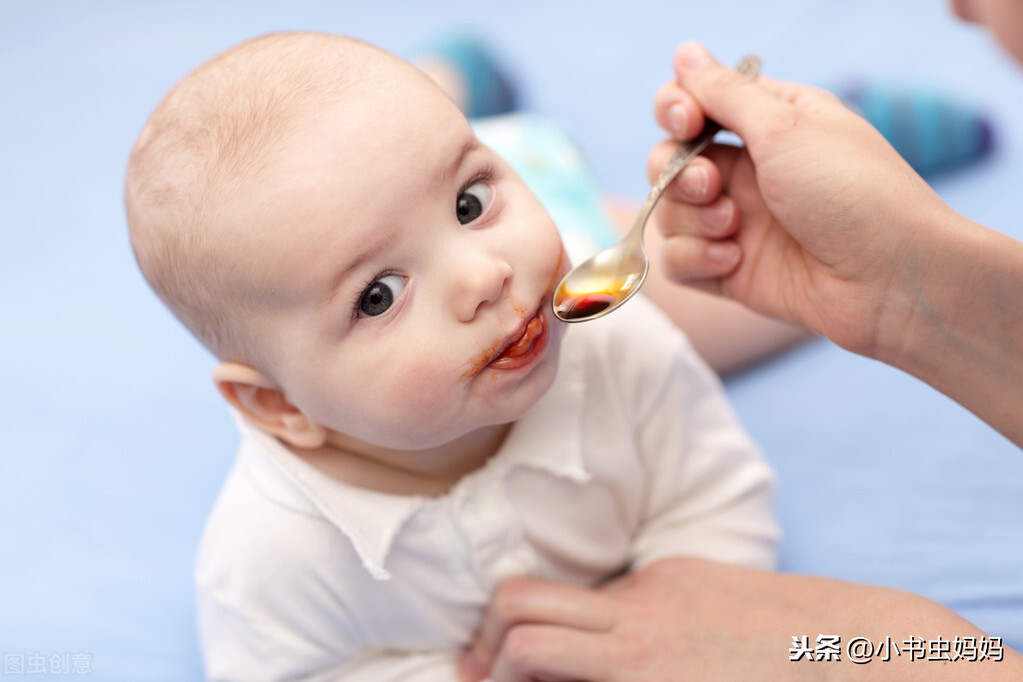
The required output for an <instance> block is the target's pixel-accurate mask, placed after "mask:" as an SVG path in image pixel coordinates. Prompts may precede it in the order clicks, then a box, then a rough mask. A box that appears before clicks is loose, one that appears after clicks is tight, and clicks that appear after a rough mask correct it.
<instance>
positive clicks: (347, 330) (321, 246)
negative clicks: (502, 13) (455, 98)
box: [126, 33, 568, 452]
mask: <svg viewBox="0 0 1023 682" xmlns="http://www.w3.org/2000/svg"><path fill="white" fill-rule="evenodd" d="M126 203H127V212H128V221H129V226H130V233H131V240H132V245H133V247H134V249H135V253H136V256H137V258H138V261H139V265H140V267H141V269H142V271H143V273H144V274H145V276H146V279H147V280H148V281H149V282H150V284H151V285H152V287H153V289H154V290H155V291H156V292H157V294H158V295H159V296H160V298H161V299H162V300H163V301H164V302H165V303H166V304H167V305H168V306H169V307H170V308H171V310H172V311H173V312H174V313H175V314H176V315H177V316H178V318H179V319H181V321H182V322H183V323H184V324H185V325H186V326H187V327H188V328H189V329H190V330H191V331H192V332H193V333H194V334H195V335H196V336H197V337H198V338H199V339H200V340H201V341H202V342H203V343H204V344H205V345H206V346H207V347H208V348H209V349H210V350H211V351H212V352H213V353H214V354H215V355H217V357H218V358H219V359H220V360H221V361H222V362H221V364H220V365H219V366H218V368H217V369H216V371H215V376H214V378H215V380H216V382H217V384H218V386H219V387H220V389H221V392H222V393H223V394H224V395H225V397H227V398H228V400H229V401H230V402H231V403H232V404H233V405H234V406H235V407H236V408H238V409H239V410H240V411H242V413H243V414H244V415H245V416H246V417H247V418H248V419H249V420H250V421H253V422H254V423H255V424H256V425H257V426H260V427H261V428H263V429H264V430H266V431H268V432H270V433H273V434H274V435H276V436H278V437H280V438H281V439H282V440H284V441H286V442H288V443H290V444H291V445H292V446H294V447H298V448H307V449H308V448H319V447H321V446H327V447H330V446H335V447H339V448H349V449H352V448H363V449H374V448H376V449H378V450H380V451H381V452H382V451H383V450H390V449H396V450H409V449H422V448H431V447H437V446H440V445H443V444H445V443H449V442H452V441H454V440H456V439H458V438H460V437H462V436H465V435H467V434H470V433H471V432H473V431H475V430H477V429H479V428H482V427H486V426H493V425H497V424H504V423H508V422H510V421H513V420H514V419H516V418H517V417H518V416H520V415H521V414H522V413H523V412H524V411H525V410H526V409H527V408H528V407H529V406H530V405H532V404H533V403H534V402H535V401H536V400H537V399H538V398H539V397H540V396H541V395H543V393H544V392H545V391H546V390H547V388H548V387H549V386H550V384H551V382H552V381H553V377H554V374H555V372H556V369H557V356H558V348H559V344H560V339H561V335H562V332H563V326H562V325H561V324H559V323H556V322H555V320H554V318H553V317H552V314H551V311H550V305H549V297H550V294H551V292H552V290H553V288H554V286H555V285H556V283H557V282H558V281H559V279H560V277H561V276H562V275H563V274H564V273H565V272H566V270H567V268H568V261H567V258H566V257H565V256H564V251H563V249H562V246H561V240H560V237H559V235H558V232H557V230H556V228H555V226H554V225H553V223H552V222H551V220H550V218H549V217H548V215H547V213H546V212H545V211H544V210H543V208H542V207H541V206H540V204H539V203H538V202H537V200H536V199H535V198H534V197H533V195H532V194H531V192H530V191H529V190H528V188H527V187H526V186H525V185H524V184H523V183H522V181H521V180H520V179H519V178H518V176H517V175H516V174H515V173H514V171H512V169H511V168H510V167H509V166H508V165H507V164H506V163H505V162H504V161H503V160H502V159H501V158H500V157H498V156H497V155H496V154H494V153H493V152H492V151H491V150H489V149H488V148H487V147H485V146H483V145H482V144H481V143H480V142H479V141H478V140H477V139H476V137H475V135H474V134H473V131H472V129H471V128H470V126H469V125H468V123H467V121H466V120H465V118H464V117H463V116H462V115H461V114H460V112H459V111H458V109H457V108H456V107H455V106H454V105H453V104H452V103H451V102H450V100H448V99H447V97H446V96H445V95H444V94H443V93H442V92H441V91H440V90H439V89H438V88H437V87H436V86H435V85H434V84H433V83H432V82H431V81H430V80H429V79H428V78H426V77H425V76H424V75H423V74H422V73H421V72H419V71H418V70H416V69H415V68H414V67H412V66H411V65H409V64H407V63H406V62H404V61H402V60H400V59H398V58H396V57H394V56H392V55H390V54H388V53H386V52H383V51H381V50H378V49H377V48H374V47H372V46H369V45H366V44H364V43H360V42H358V41H355V40H351V39H347V38H342V37H338V36H330V35H323V34H308V33H291V34H275V35H270V36H266V37H263V38H259V39H256V40H253V41H250V42H247V43H244V44H242V45H240V46H238V47H236V48H234V49H232V50H230V51H228V52H227V53H225V54H223V55H221V56H219V57H217V58H215V59H213V60H211V61H210V62H208V63H206V64H204V65H203V66H201V67H200V68H199V69H197V70H196V71H195V72H194V73H192V74H190V75H189V76H188V77H186V78H185V79H184V80H183V81H182V82H181V83H180V84H178V85H177V86H176V87H175V88H174V89H173V90H172V91H171V92H170V93H169V94H168V95H167V97H166V98H165V99H164V101H163V102H162V103H161V104H160V105H159V107H158V108H157V110H156V111H155V112H154V114H153V115H152V117H151V119H150V121H149V122H148V123H147V125H146V126H145V128H144V129H143V131H142V133H141V135H140V136H139V139H138V141H137V143H136V145H135V149H134V150H133V152H132V157H131V163H130V167H129V171H128V178H127V183H126Z"/></svg>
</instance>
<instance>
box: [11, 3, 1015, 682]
mask: <svg viewBox="0 0 1023 682" xmlns="http://www.w3.org/2000/svg"><path fill="white" fill-rule="evenodd" d="M453 26H461V27H465V26H470V27H474V28H475V30H476V31H477V33H478V34H479V35H480V36H482V37H484V38H486V39H488V40H492V41H494V43H495V44H497V45H499V46H500V47H501V54H502V56H503V57H504V58H505V59H504V61H506V62H507V63H508V64H509V65H510V66H511V67H512V68H514V69H517V73H518V75H519V76H520V78H519V81H520V82H521V83H522V85H523V87H524V89H525V94H526V96H527V97H526V99H527V103H528V105H529V106H530V109H531V110H535V111H537V112H539V113H540V114H541V115H542V117H543V118H545V119H548V120H551V121H557V122H558V124H559V126H560V127H561V128H562V129H563V130H565V131H569V133H570V139H571V141H573V142H574V143H575V144H576V145H577V146H578V147H579V148H580V149H581V153H582V155H583V158H585V159H586V161H587V165H589V166H590V167H591V168H592V169H593V174H592V177H593V178H594V179H593V180H592V183H593V186H596V187H599V188H601V189H603V190H607V191H608V192H610V193H613V194H615V195H618V196H625V197H631V198H635V199H636V200H640V199H642V197H643V196H644V195H645V193H646V190H647V181H646V174H645V160H646V156H647V152H648V150H649V149H650V147H651V146H652V145H653V144H655V143H656V142H657V141H658V140H659V139H661V137H662V136H663V134H662V133H661V132H660V130H659V129H658V128H657V127H656V125H655V123H654V121H653V120H652V117H651V114H650V111H651V105H652V101H653V96H654V93H655V92H656V90H657V88H658V87H659V86H660V84H661V83H662V82H664V81H665V80H666V79H667V78H669V77H670V76H671V67H670V60H671V55H672V52H673V51H674V48H675V47H676V46H677V44H678V43H680V42H682V41H684V40H687V39H697V38H698V39H700V40H702V41H703V42H705V43H707V44H708V45H709V46H710V47H711V48H712V49H714V50H715V52H717V53H718V54H719V55H720V56H721V57H722V59H725V60H727V61H729V62H732V61H735V60H737V59H738V57H739V56H741V55H742V54H744V53H746V52H750V51H755V52H757V53H759V54H760V55H761V56H762V57H763V59H764V70H765V72H766V73H769V74H771V75H773V76H775V77H778V78H781V79H791V80H797V81H803V82H813V83H835V82H847V80H848V79H849V78H850V77H855V78H856V79H857V80H860V81H866V82H871V83H874V82H878V83H885V84H892V85H894V86H898V85H899V84H909V85H911V86H914V87H916V86H917V85H926V86H927V87H929V88H937V89H939V90H941V91H945V92H953V93H955V94H957V95H961V96H964V97H966V98H968V99H969V100H970V101H971V102H975V103H976V104H977V105H978V106H979V107H980V108H981V109H983V110H985V111H988V112H989V113H990V116H991V118H992V121H993V123H994V126H995V129H996V133H997V134H998V140H999V143H998V144H999V146H998V148H997V150H996V153H995V154H994V155H993V156H992V157H991V158H990V159H987V160H986V161H985V162H984V163H982V164H981V165H979V166H975V167H972V168H969V169H967V170H965V171H962V172H959V173H956V174H950V175H946V176H942V177H941V178H940V180H936V181H935V188H936V189H937V191H938V192H940V193H941V195H942V196H943V197H944V198H945V199H946V200H947V201H948V202H949V203H950V204H951V205H952V206H953V207H954V208H956V209H958V210H960V211H962V212H964V213H966V214H968V215H970V216H971V217H972V218H974V219H976V220H978V221H980V222H982V223H984V224H987V225H991V226H992V227H995V228H997V229H1001V230H1004V231H1006V232H1009V233H1011V234H1014V235H1015V236H1016V237H1017V238H1018V237H1021V236H1023V221H1021V219H1020V206H1019V184H1020V181H1021V178H1023V117H1020V116H1019V112H1020V111H1023V76H1021V73H1020V69H1019V68H1018V67H1017V66H1015V65H1012V64H1011V63H1010V62H1008V61H1007V60H1006V59H1005V58H1004V57H1003V56H1002V55H1001V54H1000V53H999V51H998V50H997V48H995V47H994V46H993V45H991V44H990V43H989V42H988V41H987V40H985V39H984V38H983V37H982V36H981V35H980V34H979V33H978V32H977V31H976V29H974V28H970V27H967V26H963V25H960V24H957V23H955V22H954V21H953V20H952V19H951V18H950V17H949V15H948V13H947V8H946V6H945V3H941V2H933V1H932V0H907V2H903V3H892V2H889V1H888V0H863V1H862V2H858V3H835V2H832V1H831V0H809V1H807V0H779V1H778V2H772V3H762V2H753V1H752V0H721V1H720V2H714V3H678V2H669V1H668V0H652V1H651V2H647V3H645V4H644V5H643V6H642V8H639V7H636V6H631V5H627V4H626V5H623V4H616V3H592V2H586V3H583V2H579V3H576V2H565V3H551V2H540V1H539V0H522V1H521V2H516V3H505V4H495V5H488V6H486V7H484V6H483V5H481V4H479V3H477V2H473V3H469V2H463V1H460V0H445V1H443V2H436V3H406V2H400V3H399V2H390V1H388V0H381V1H380V2H374V3H366V2H360V3H355V2H335V1H333V0H331V1H329V2H328V1H326V0H291V1H289V2H287V3H280V2H270V1H269V0H246V1H245V2H241V1H240V0H222V1H218V2H215V3H211V2H205V1H201V0H182V1H181V2H174V3H157V2H144V3H142V2H134V1H132V0H90V2H71V1H68V0H54V1H53V2H46V3H40V2H34V1H33V0H7V2H4V3H2V8H0V93H2V98H0V101H2V106H0V160H2V163H0V200H2V207H3V210H2V211H0V216H2V217H0V293H2V294H3V318H2V321H0V331H2V333H0V350H2V353H0V430H2V432H3V434H4V436H5V439H4V446H3V454H2V456H0V486H2V494H0V665H3V664H4V661H5V659H4V658H3V655H4V654H11V655H12V657H13V658H12V659H11V660H16V658H17V656H21V660H22V662H24V663H25V664H26V665H27V664H29V663H30V662H33V663H38V662H39V661H42V662H43V665H44V666H48V665H50V659H51V657H53V656H56V657H55V658H53V660H54V661H60V660H62V658H61V657H62V655H63V654H67V655H68V656H70V655H71V654H80V655H82V656H83V657H84V658H83V659H81V660H85V661H88V662H89V664H90V666H91V669H92V670H93V675H92V679H102V680H105V681H109V682H117V681H126V682H127V681H131V682H143V681H147V680H154V681H155V680H160V681H167V682H182V681H186V680H198V679H200V672H199V671H200V667H199V653H198V650H197V646H196V639H195V629H194V628H195V626H194V615H195V614H194V606H193V598H192V578H191V571H192V562H193V557H194V553H195V547H196V543H197V542H198V538H199V535H200V532H201V528H202V524H203V521H204V519H205V517H206V514H207V512H208V511H209V508H210V506H211V505H212V503H213V500H214V497H215V495H216V492H217V489H218V487H219V485H220V483H221V481H222V480H223V478H224V476H225V475H226V472H227V470H228V468H229V466H230V465H231V461H232V458H233V456H234V451H235V447H236V444H237V435H236V433H235V431H234V426H233V424H232V423H231V419H230V416H229V415H228V412H227V410H226V408H225V407H224V405H223V401H222V400H221V399H220V397H219V396H218V395H217V393H216V391H215V389H214V388H213V386H212V385H211V382H210V380H209V372H210V370H211V368H212V367H213V364H214V363H213V360H212V358H210V356H209V355H208V354H207V353H206V352H205V351H204V350H203V349H202V348H200V347H199V345H198V344H197V343H196V342H195V341H193V340H192V339H191V338H190V337H189V336H188V335H187V334H186V333H185V331H184V330H183V328H182V327H181V326H180V325H179V324H178V323H177V322H176V321H175V320H174V319H173V318H172V317H171V316H170V315H169V313H167V312H166V311H165V310H164V309H163V307H162V306H161V304H160V303H159V302H158V301H157V299H156V297H155V296H154V295H153V294H152V293H151V292H150V291H149V290H148V289H147V287H146V285H145V283H144V282H143V281H142V278H141V277H140V276H139V274H138V272H137V268H136V267H135V264H134V262H133V259H132V255H131V252H130V249H129V247H128V242H127V237H126V234H125V226H124V217H123V207H122V200H121V186H122V182H123V174H124V168H125V164H126V160H127V154H128V150H129V149H130V147H131V144H132V142H133V140H134V138H135V136H136V134H137V133H138V131H139V129H140V128H141V126H142V124H143V121H144V120H145V117H146V116H147V115H148V113H149V112H150V111H151V110H152V108H153V107H154V106H155V104H156V102H157V101H158V99H159V98H160V97H161V96H162V95H163V94H164V93H165V92H166V91H167V89H168V88H170V87H171V85H172V84H173V83H174V82H175V81H176V80H177V79H178V78H180V77H181V76H182V75H183V74H185V73H186V72H187V71H189V70H190V69H192V68H194V67H195V66H196V65H197V64H198V63H199V62H201V61H202V60H205V59H207V58H209V57H210V56H211V55H213V54H215V53H217V52H219V51H221V50H223V49H225V48H227V47H229V46H231V45H233V44H235V43H237V42H239V41H241V40H243V39H245V38H248V37H251V36H254V35H257V34H260V33H264V32H268V31H272V30H281V29H286V28H308V29H318V30H327V31H335V32H345V33H350V34H353V35H356V36H359V37H361V38H364V39H366V40H369V41H371V42H375V43H378V44H381V45H382V46H384V47H386V48H389V49H391V50H392V51H395V52H398V53H404V54H407V53H410V52H411V50H412V49H413V48H415V47H416V46H419V45H422V44H423V42H424V41H425V40H428V39H429V38H430V37H431V36H434V35H439V34H442V33H445V32H447V31H449V30H451V28H452V27H453ZM865 35H869V36H870V40H869V41H866V42H865V41H864V40H863V36H865ZM868 44H869V49H866V48H865V45H868ZM587 182H589V181H587ZM727 388H728V391H729V393H730V395H731V397H732V398H733V400H734V401H735V406H736V409H737V411H738V413H739V415H740V417H741V418H742V419H743V420H744V421H745V422H746V424H747V425H748V427H749V429H750V431H751V432H752V434H753V435H754V437H756V438H757V439H758V440H759V441H760V443H761V445H762V447H763V448H764V450H765V452H766V454H767V456H768V458H769V459H770V460H771V462H772V463H773V464H774V466H775V467H776V468H777V470H778V472H779V475H780V489H779V501H778V505H779V514H780V518H781V522H782V526H783V529H784V532H785V539H784V541H783V544H782V554H783V568H784V569H785V570H789V571H797V572H809V573H819V574H823V575H829V576H834V577H839V578H845V579H851V580H861V581H867V582H871V583H878V584H884V585H893V586H896V587H901V588H906V589H910V590H914V591H917V592H921V593H923V594H925V595H927V596H929V597H932V598H934V599H937V600H938V601H941V602H943V603H945V604H948V605H949V606H951V607H952V608H954V609H956V610H958V611H960V612H961V613H962V614H963V615H965V616H966V617H967V618H969V619H970V620H972V621H974V622H975V623H976V624H977V625H979V626H980V627H981V628H983V629H985V630H987V631H989V632H991V633H993V634H1000V635H1002V636H1004V637H1005V638H1006V641H1007V642H1010V643H1012V644H1013V645H1015V646H1016V647H1017V648H1023V615H1021V614H1023V453H1020V451H1019V450H1018V449H1017V448H1014V447H1012V446H1011V445H1009V444H1008V443H1007V442H1006V441H1005V440H1004V439H1002V438H1001V437H999V436H997V435H995V434H993V433H991V431H990V430H989V429H987V428H986V427H985V426H984V425H983V424H981V423H980V422H979V421H978V420H977V419H976V418H975V417H973V416H971V415H970V414H969V413H967V412H966V411H965V410H962V409H961V408H959V407H958V406H956V405H954V404H953V403H951V401H949V400H948V399H947V398H944V397H943V396H941V395H939V394H937V393H936V392H934V391H932V390H931V389H929V388H928V387H926V386H923V385H922V384H920V382H918V381H916V380H914V379H912V378H910V377H908V376H905V375H903V374H900V373H899V372H897V371H895V370H891V369H889V368H887V367H884V366H882V365H879V364H877V363H873V362H870V361H868V360H864V359H862V358H859V357H856V356H852V355H850V354H848V353H846V352H844V351H842V350H840V349H838V348H836V347H834V346H832V345H831V344H829V343H827V342H823V341H821V342H815V343H810V344H807V345H806V346H804V347H802V348H800V349H798V350H796V351H795V352H792V353H790V354H788V355H786V356H784V357H782V358H779V359H778V360H776V361H772V362H770V363H768V364H766V365H763V366H762V367H760V368H757V369H755V370H753V371H750V372H748V373H746V374H744V375H742V376H739V377H736V378H734V379H731V380H729V382H728V383H727ZM792 634H796V635H800V634H807V635H809V636H810V637H815V636H816V635H817V634H818V633H816V632H808V633H792ZM825 634H828V633H825ZM831 634H836V635H841V636H843V637H846V638H848V637H852V636H856V635H857V634H858V633H853V632H845V633H831ZM892 635H893V636H900V635H901V636H909V633H892ZM789 646H790V641H789V640H788V639H784V640H781V641H779V642H778V651H779V655H782V656H784V655H786V652H787V650H788V647H789ZM39 657H42V658H39ZM0 672H3V671H2V670H0ZM0 677H2V675H0ZM24 677H26V678H29V676H28V675H25V676H24ZM68 677H69V676H65V675H62V674H59V673H56V674H49V675H47V674H40V675H34V676H32V677H31V678H30V679H39V680H43V679H61V680H63V679H68ZM70 677H71V678H73V677H74V676H70ZM4 679H12V680H15V679H19V677H18V676H16V675H10V676H9V678H8V677H5V678H4Z"/></svg>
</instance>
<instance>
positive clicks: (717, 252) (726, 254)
mask: <svg viewBox="0 0 1023 682" xmlns="http://www.w3.org/2000/svg"><path fill="white" fill-rule="evenodd" d="M707 258H709V259H710V260H711V261H713V262H714V263H718V264H719V265H729V264H731V263H734V262H735V261H737V260H739V245H738V244H736V243H734V242H711V243H710V244H708V245H707Z"/></svg>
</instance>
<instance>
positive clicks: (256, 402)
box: [213, 362, 327, 450]
mask: <svg viewBox="0 0 1023 682" xmlns="http://www.w3.org/2000/svg"><path fill="white" fill-rule="evenodd" d="M213 383H215V384H216V385H217V388H218V389H219V390H220V394H221V395H222V396H224V399H225V400H227V402H229V403H231V405H232V406H233V407H234V408H235V409H236V410H238V411H239V412H241V413H242V415H243V416H244V417H245V418H246V419H248V420H249V421H250V422H252V423H253V424H255V425H256V426H258V427H259V428H260V429H262V430H264V431H266V432H267V433H270V434H273V435H274V436H277V437H278V438H280V439H281V440H283V441H285V442H286V443H288V444H290V445H293V446H295V447H296V448H302V449H305V450H311V449H313V448H318V447H320V446H321V445H323V444H324V442H326V440H327V429H326V428H325V427H323V426H321V425H320V424H317V423H315V422H313V421H312V420H311V419H309V418H308V417H307V416H306V415H305V414H304V413H303V412H302V411H301V410H300V409H298V408H297V407H295V406H294V405H292V404H291V403H290V402H288V397H287V396H286V395H284V392H283V391H282V390H281V389H280V388H279V387H278V386H277V384H276V383H274V382H273V381H272V380H271V379H270V378H269V377H267V376H266V375H265V374H263V373H262V372H260V371H259V370H256V369H253V368H252V367H249V366H248V365H242V364H240V363H237V362H222V363H220V364H219V365H217V367H216V369H214V370H213Z"/></svg>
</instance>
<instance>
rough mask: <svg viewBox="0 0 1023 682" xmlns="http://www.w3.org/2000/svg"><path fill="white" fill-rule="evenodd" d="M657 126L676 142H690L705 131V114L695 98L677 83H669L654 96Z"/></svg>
mask: <svg viewBox="0 0 1023 682" xmlns="http://www.w3.org/2000/svg"><path fill="white" fill-rule="evenodd" d="M654 118H655V119H656V120H657V124H658V125H660V126H661V127H662V128H664V129H665V130H666V131H668V132H669V133H670V134H671V136H672V137H673V138H675V139H676V140H689V139H692V138H694V137H696V136H697V135H699V134H700V131H701V130H703V112H702V111H701V110H700V105H699V104H697V103H696V100H694V99H693V96H692V95H690V94H689V93H688V92H686V91H685V90H684V89H683V88H682V86H680V85H679V84H678V83H677V82H676V81H668V82H667V83H665V84H664V85H662V86H661V89H660V90H658V91H657V94H656V95H655V96H654Z"/></svg>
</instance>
